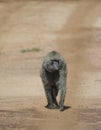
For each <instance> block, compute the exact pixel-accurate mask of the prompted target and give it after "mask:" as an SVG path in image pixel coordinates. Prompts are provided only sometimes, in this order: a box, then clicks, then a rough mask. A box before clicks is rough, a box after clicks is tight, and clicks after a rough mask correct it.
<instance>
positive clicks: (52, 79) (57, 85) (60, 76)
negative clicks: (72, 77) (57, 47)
mask: <svg viewBox="0 0 101 130" xmlns="http://www.w3.org/2000/svg"><path fill="white" fill-rule="evenodd" d="M53 60H55V61H59V62H58V66H57V67H58V70H56V71H53V67H52V65H51V62H52V61H53ZM40 76H41V78H42V82H43V86H44V89H45V94H46V98H47V102H48V104H47V108H50V109H56V108H60V110H64V99H65V94H66V78H67V67H66V63H65V60H64V59H63V57H62V56H61V55H60V54H59V53H58V52H56V51H52V52H49V53H48V54H47V55H46V56H45V58H44V60H43V64H42V68H41V73H40ZM59 90H60V101H59V105H58V103H57V100H56V96H57V94H58V91H59Z"/></svg>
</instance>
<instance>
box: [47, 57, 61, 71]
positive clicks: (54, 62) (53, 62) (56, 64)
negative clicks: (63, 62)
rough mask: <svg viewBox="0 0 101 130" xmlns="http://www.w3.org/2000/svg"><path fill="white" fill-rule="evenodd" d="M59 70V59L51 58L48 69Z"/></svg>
mask: <svg viewBox="0 0 101 130" xmlns="http://www.w3.org/2000/svg"><path fill="white" fill-rule="evenodd" d="M58 70H59V61H58V60H51V61H50V64H48V67H47V71H49V72H52V73H53V72H56V71H58Z"/></svg>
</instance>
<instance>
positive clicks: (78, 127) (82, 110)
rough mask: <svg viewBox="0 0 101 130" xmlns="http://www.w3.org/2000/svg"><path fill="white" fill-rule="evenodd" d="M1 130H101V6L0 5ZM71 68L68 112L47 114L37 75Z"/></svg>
mask: <svg viewBox="0 0 101 130" xmlns="http://www.w3.org/2000/svg"><path fill="white" fill-rule="evenodd" d="M0 12H1V14H0V130H47V129H48V130H61V129H63V130H101V88H100V86H101V2H100V1H90V0H88V1H83V0H82V1H66V0H65V1H51V0H50V1H41V0H38V1H34V0H31V1H27V0H26V1H16V0H11V1H9V2H8V1H7V0H5V1H4V2H0ZM51 50H57V51H59V52H60V53H61V54H62V55H63V56H64V58H65V60H66V61H67V64H68V79H67V86H68V87H67V95H66V100H65V105H66V106H67V107H68V109H66V110H65V111H64V112H60V111H59V110H48V109H46V108H45V107H44V106H45V105H46V98H45V95H44V91H43V87H42V83H41V80H40V76H39V72H40V66H41V63H42V59H43V57H44V56H45V55H46V54H47V52H49V51H51Z"/></svg>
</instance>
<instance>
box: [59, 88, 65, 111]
mask: <svg viewBox="0 0 101 130" xmlns="http://www.w3.org/2000/svg"><path fill="white" fill-rule="evenodd" d="M65 95H66V87H61V88H60V101H59V105H60V111H63V110H64V100H65Z"/></svg>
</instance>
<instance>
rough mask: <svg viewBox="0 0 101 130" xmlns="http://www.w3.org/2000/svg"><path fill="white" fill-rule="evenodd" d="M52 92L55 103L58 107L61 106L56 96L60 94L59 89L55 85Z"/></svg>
mask: <svg viewBox="0 0 101 130" xmlns="http://www.w3.org/2000/svg"><path fill="white" fill-rule="evenodd" d="M51 94H52V100H53V103H54V104H55V106H56V108H59V105H58V103H57V100H56V96H57V94H58V89H56V88H55V87H52V90H51Z"/></svg>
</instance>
